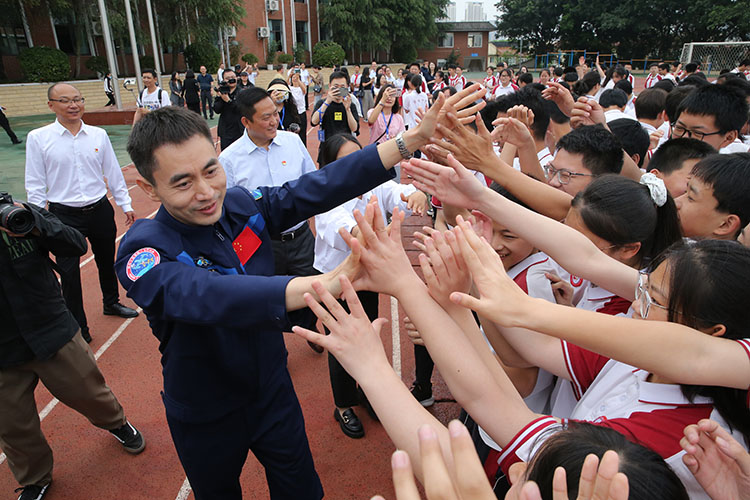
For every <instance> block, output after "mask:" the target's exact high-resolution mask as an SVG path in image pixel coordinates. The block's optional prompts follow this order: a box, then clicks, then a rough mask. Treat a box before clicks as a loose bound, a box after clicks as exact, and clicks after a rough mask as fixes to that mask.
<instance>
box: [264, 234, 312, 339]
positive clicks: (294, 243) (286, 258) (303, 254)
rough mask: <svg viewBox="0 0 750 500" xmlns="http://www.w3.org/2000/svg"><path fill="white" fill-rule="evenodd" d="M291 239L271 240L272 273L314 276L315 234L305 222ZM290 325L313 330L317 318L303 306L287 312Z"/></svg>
mask: <svg viewBox="0 0 750 500" xmlns="http://www.w3.org/2000/svg"><path fill="white" fill-rule="evenodd" d="M297 233H299V234H297V235H296V236H295V238H293V239H285V240H283V241H282V240H273V241H271V243H272V246H273V258H274V263H275V268H274V274H277V275H286V276H314V275H316V274H320V273H318V271H317V270H316V269H315V268H314V267H313V261H314V260H315V236H313V234H312V231H310V226H308V225H307V223H305V225H304V226H302V227H301V228H300V229H298V230H297ZM288 316H289V320H290V321H291V323H292V325H299V326H301V327H303V328H307V329H309V330H315V323H316V322H317V318H316V317H315V315H314V314H313V312H312V311H311V310H310V309H309V308H307V307H305V308H304V309H299V310H297V311H291V312H290V313H289V315H288Z"/></svg>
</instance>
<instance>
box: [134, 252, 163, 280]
mask: <svg viewBox="0 0 750 500" xmlns="http://www.w3.org/2000/svg"><path fill="white" fill-rule="evenodd" d="M160 260H161V257H160V256H159V252H157V251H156V250H155V249H153V248H150V247H146V248H141V249H140V250H136V251H135V252H134V253H133V255H131V256H130V259H129V260H128V265H127V266H126V267H125V271H126V272H127V274H128V278H130V281H135V280H137V279H138V278H140V277H141V276H143V275H144V274H146V272H148V270H149V269H151V268H153V267H154V266H155V265H156V264H158V263H159V261H160Z"/></svg>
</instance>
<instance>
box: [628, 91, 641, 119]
mask: <svg viewBox="0 0 750 500" xmlns="http://www.w3.org/2000/svg"><path fill="white" fill-rule="evenodd" d="M635 99H636V96H635V95H633V97H631V98H630V99H628V103H627V104H626V105H625V114H626V115H628V116H630V117H631V118H633V119H634V120H637V119H638V118H637V117H636V116H635Z"/></svg>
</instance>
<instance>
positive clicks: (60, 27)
mask: <svg viewBox="0 0 750 500" xmlns="http://www.w3.org/2000/svg"><path fill="white" fill-rule="evenodd" d="M54 24H55V33H56V34H57V43H58V44H59V46H60V50H62V51H63V52H65V53H66V54H69V55H75V54H76V48H78V51H79V52H78V53H79V54H80V55H82V56H89V55H91V48H90V47H89V40H88V38H87V37H86V36H80V37H79V35H80V34H81V33H80V31H82V30H79V27H78V25H77V24H76V19H75V16H74V15H73V14H70V15H69V16H67V18H64V19H58V18H54Z"/></svg>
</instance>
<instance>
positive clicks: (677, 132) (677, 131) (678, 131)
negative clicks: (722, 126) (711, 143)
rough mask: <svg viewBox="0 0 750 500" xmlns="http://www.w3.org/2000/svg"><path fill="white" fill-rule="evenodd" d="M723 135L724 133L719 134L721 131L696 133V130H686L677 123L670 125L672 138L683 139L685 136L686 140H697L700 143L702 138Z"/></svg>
mask: <svg viewBox="0 0 750 500" xmlns="http://www.w3.org/2000/svg"><path fill="white" fill-rule="evenodd" d="M723 133H724V132H721V131H719V132H698V131H697V130H690V129H687V128H685V127H684V126H682V125H679V124H677V123H673V124H672V137H674V138H680V137H685V136H686V135H687V136H688V138H695V139H698V140H699V141H702V140H703V138H704V137H706V136H709V135H719V134H723Z"/></svg>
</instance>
